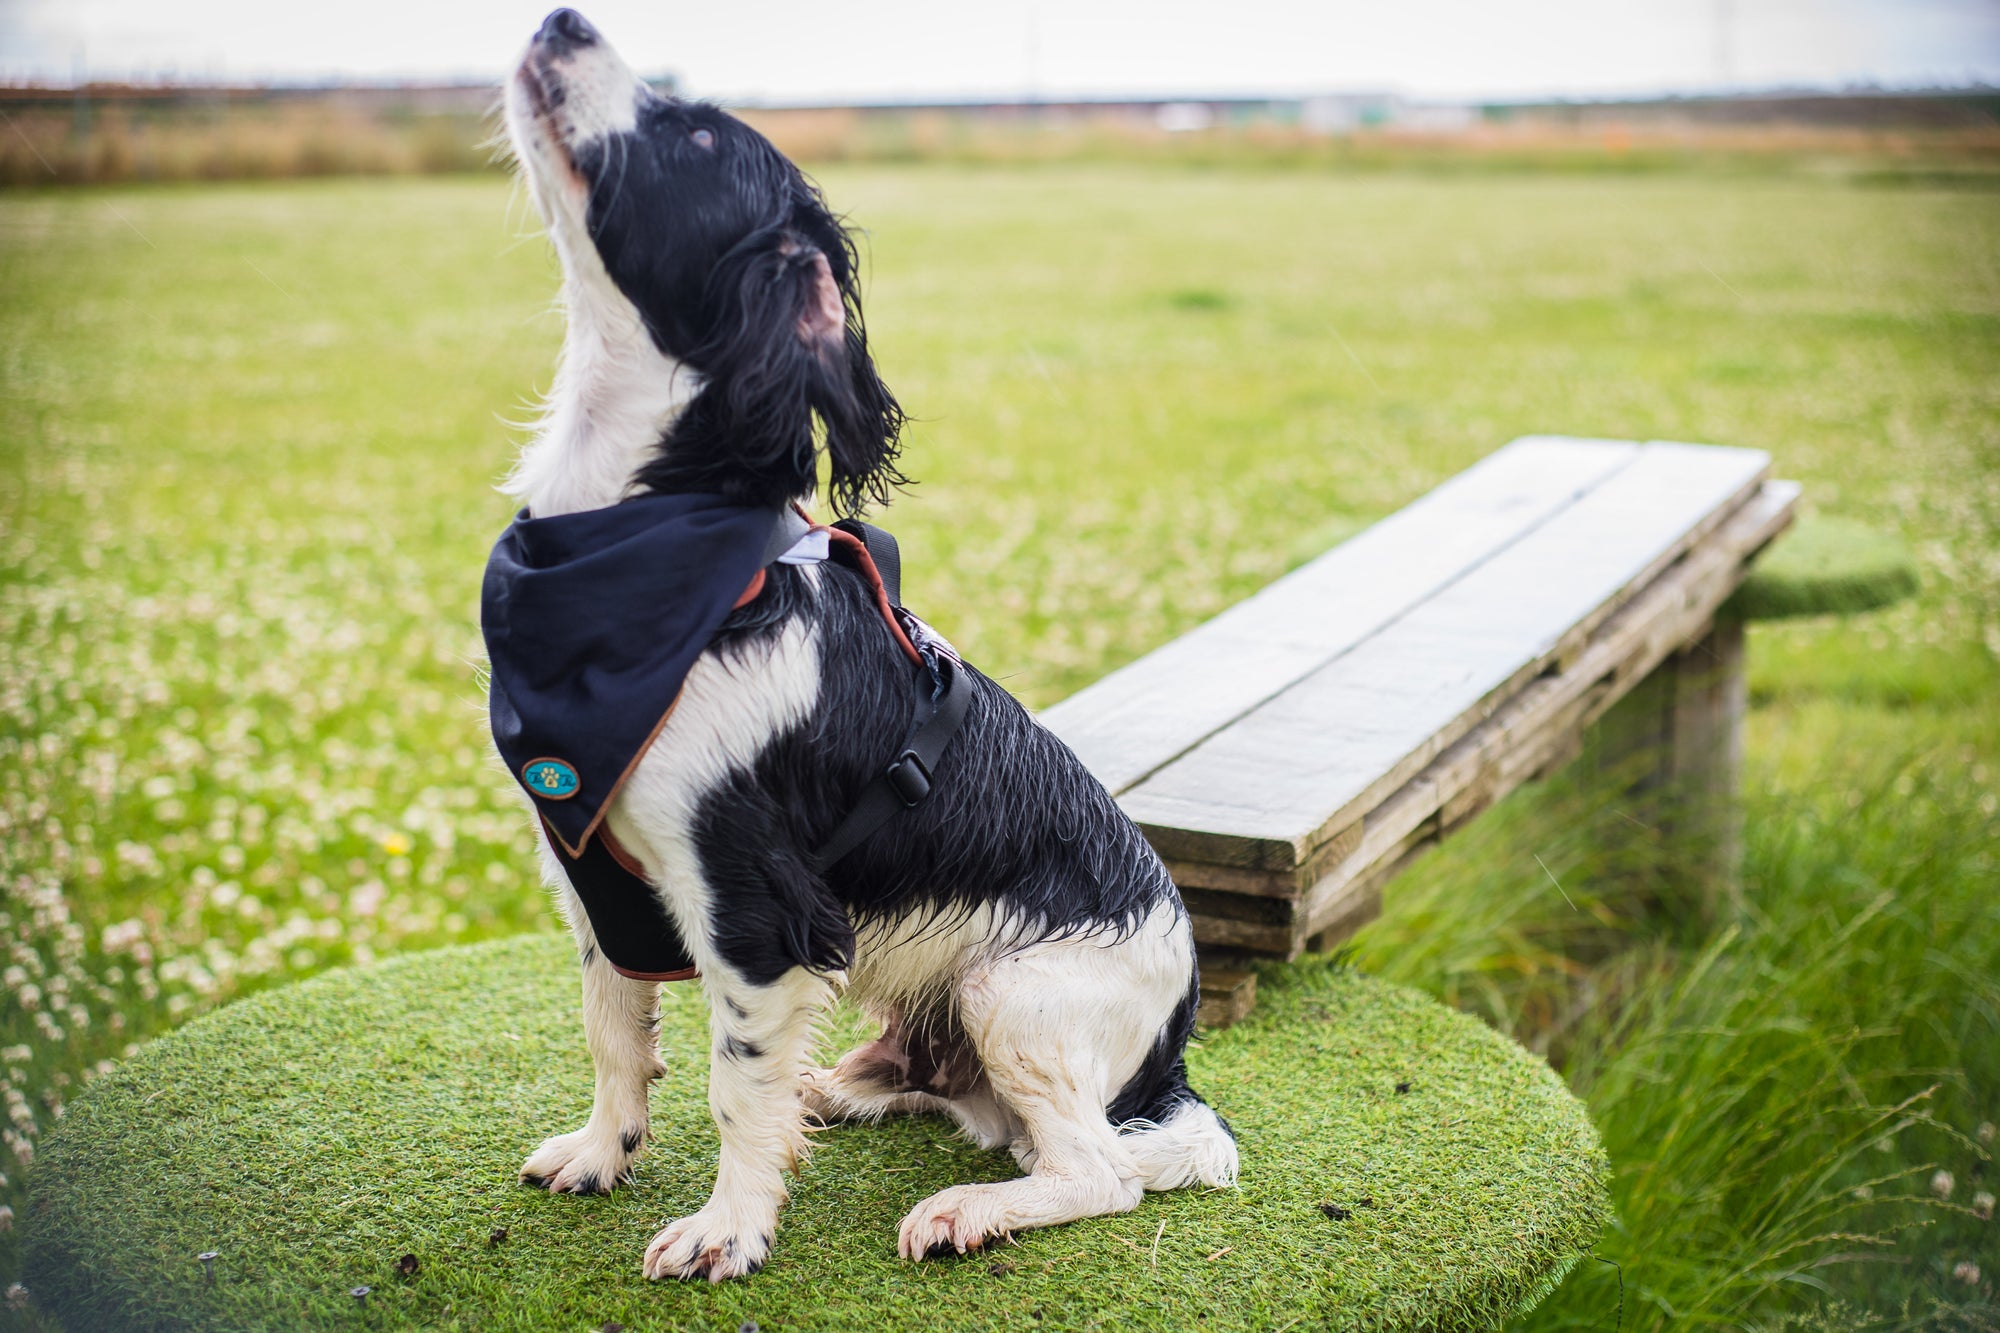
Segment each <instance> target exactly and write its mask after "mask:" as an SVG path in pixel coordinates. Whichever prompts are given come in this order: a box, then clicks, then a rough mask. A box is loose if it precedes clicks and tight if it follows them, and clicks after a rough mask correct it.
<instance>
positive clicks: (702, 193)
mask: <svg viewBox="0 0 2000 1333" xmlns="http://www.w3.org/2000/svg"><path fill="white" fill-rule="evenodd" d="M507 128H508V134H509V137H510V138H511V139H512V140H513V145H514V150H515V154H516V156H517V158H518V159H519V161H520V163H521V168H522V171H523V174H524V175H525V176H526V178H527V181H528V185H529V189H530V191H531V193H532V194H533V196H534V199H535V204H536V207H537V209H538V210H539V211H540V212H541V215H542V220H543V222H544V223H545V224H546V225H547V227H548V230H549V234H550V236H551V238H552V239H553V240H554V242H555V245H556V249H557V252H558V253H559V254H560V255H561V257H562V262H563V268H564V272H565V276H566V280H567V281H568V283H569V285H570V287H571V289H572V291H573V293H574V292H575V291H576V290H577V289H586V290H587V289H589V288H592V287H595V288H598V289H600V291H599V296H598V299H597V301H596V302H595V304H596V305H598V306H601V305H602V304H604V303H605V302H607V301H610V300H613V299H615V298H613V296H612V295H611V291H612V289H615V293H616V298H622V300H624V301H625V302H628V303H629V304H630V307H631V311H632V312H633V313H636V315H637V317H638V320H639V321H640V323H641V324H642V326H643V328H644V330H645V332H646V334H647V335H649V337H650V339H651V341H652V343H653V344H654V345H655V346H656V347H657V348H658V350H659V351H660V352H661V353H663V354H664V355H665V356H666V357H668V358H671V360H672V361H674V362H677V363H679V364H681V365H684V366H687V367H689V368H691V369H692V370H693V371H695V372H696V374H697V375H698V376H699V377H700V381H699V382H700V386H701V387H700V389H699V391H698V392H697V393H696V394H695V396H694V398H693V399H692V401H690V402H688V403H687V405H686V406H685V408H684V409H682V410H681V411H680V412H679V413H678V415H677V416H676V417H675V418H674V420H673V422H672V425H671V427H670V428H669V429H668V430H667V433H666V438H665V439H664V440H663V441H662V443H661V446H660V450H659V453H658V455H657V456H656V457H655V458H654V459H653V460H652V461H650V462H649V463H647V464H646V465H645V466H644V467H643V468H642V469H641V470H640V473H639V475H638V477H637V480H638V482H639V484H640V485H641V486H642V487H646V488H650V489H657V490H669V489H672V490H706V491H718V492H721V493H723V494H727V495H729V496H731V498H733V499H737V500H740V501H742V502H745V503H758V504H780V503H783V502H784V501H785V500H787V499H790V498H792V497H795V496H801V495H806V494H809V493H811V492H812V490H813V489H814V487H815V481H816V472H817V455H818V446H819V441H820V440H821V439H822V437H823V439H824V444H825V449H826V454H827V459H828V471H829V476H830V479H831V490H832V493H833V499H834V502H835V505H836V506H837V507H838V508H839V509H841V510H842V511H843V512H852V511H853V510H855V509H858V508H860V507H861V506H862V505H864V504H866V503H867V502H868V501H869V500H871V499H875V500H881V499H885V498H886V492H887V490H888V488H889V487H890V486H892V485H896V484H898V483H900V482H902V481H903V477H902V475H901V474H900V473H899V472H898V471H897V470H896V455H897V447H898V435H899V433H900V430H901V427H902V424H903V413H902V410H901V408H900V407H898V405H897V403H896V400H895V398H894V397H893V396H891V394H890V393H889V390H888V388H887V387H886V386H885V385H884V384H883V383H882V381H881V380H880V379H879V378H878V377H877V375H876V373H875V366H874V363H873V361H872V360H871V359H870V357H869V354H868V340H867V334H866V331H865V328H864V326H863V324H862V319H861V306H860V301H859V294H858V291H857V287H856V273H855V270H856V258H855V250H854V243H853V241H852V240H851V238H850V237H849V236H848V234H847V232H846V230H845V229H844V228H843V227H842V226H841V224H840V222H839V220H838V219H837V218H835V217H834V215H833V214H832V213H831V212H830V211H829V210H828V209H827V206H826V201H825V200H824V199H823V198H822V197H821V195H820V193H819V190H818V189H817V188H816V187H815V186H814V185H813V184H812V182H810V181H809V180H807V179H806V177H805V176H804V175H803V174H802V173H801V172H800V171H799V169H798V168H797V167H796V166H794V165H793V164H792V162H791V161H790V160H789V159H788V158H786V157H785V155H784V154H783V153H781V152H779V151H778V150H777V149H776V148H775V147H773V146H772V144H771V142H770V141H769V140H767V139H766V138H764V136H763V135H761V134H759V133H757V131H755V130H753V129H751V128H750V127H749V126H748V125H745V124H744V123H743V122H742V121H740V120H737V119H736V118H735V117H733V116H731V115H729V114H727V113H726V112H724V111H722V110H720V109H718V108H716V107H714V106H710V105H708V104H706V103H701V102H688V101H682V100H680V99H678V98H672V97H662V96H660V95H658V94H657V93H655V92H654V91H653V90H652V89H651V88H649V87H648V86H647V85H646V84H645V83H644V82H642V81H641V80H640V79H638V78H637V77H636V76H635V75H634V74H633V73H632V71H631V70H630V69H629V68H627V66H626V65H625V62H624V61H622V60H621V59H619V57H618V53H617V52H615V51H613V50H612V49H611V47H610V45H609V44H608V43H606V42H605V40H604V39H603V38H602V37H601V36H600V35H599V34H598V32H597V30H596V29H595V28H593V27H591V25H590V24H589V23H588V22H586V21H585V20H584V18H583V16H582V15H580V14H578V13H577V12H576V11H575V10H571V9H558V10H556V11H555V12H554V13H553V14H550V15H549V16H548V18H547V19H546V20H545V21H544V22H543V24H542V26H541V28H540V30H539V31H537V32H536V33H535V36H534V38H533V40H532V41H531V42H530V43H529V44H528V50H527V54H526V55H525V56H523V57H522V60H521V64H520V67H519V69H517V70H516V71H515V74H514V77H513V78H512V79H511V80H510V81H509V84H508V88H507ZM592 306H593V303H592V302H590V301H587V300H586V301H582V302H579V301H578V300H577V299H575V298H574V295H573V298H572V300H571V302H570V317H571V320H572V322H573V323H574V322H575V321H576V320H578V319H589V318H592V317H593V310H592ZM615 313H616V314H618V315H624V314H626V313H627V312H622V311H620V312H615ZM572 333H573V335H574V334H575V333H576V330H575V329H574V328H573V329H572ZM816 423H817V424H816Z"/></svg>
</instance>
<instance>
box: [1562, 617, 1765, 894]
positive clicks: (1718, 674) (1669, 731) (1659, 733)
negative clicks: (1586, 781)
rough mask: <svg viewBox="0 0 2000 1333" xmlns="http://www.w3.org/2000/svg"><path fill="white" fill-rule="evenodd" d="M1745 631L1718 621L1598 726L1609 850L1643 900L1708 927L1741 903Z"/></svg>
mask: <svg viewBox="0 0 2000 1333" xmlns="http://www.w3.org/2000/svg"><path fill="white" fill-rule="evenodd" d="M1743 661H1744V659H1743V622H1742V621H1740V620H1735V619H1718V620H1717V621H1716V623H1715V625H1714V626H1713V628H1711V629H1710V630H1709V631H1708V633H1706V634H1704V635H1703V636H1702V637H1701V638H1699V639H1697V640H1696V641H1695V642H1694V643H1692V644H1690V645H1689V646H1688V647H1686V648H1684V649H1682V650H1681V651H1679V652H1677V653H1675V654H1674V655H1673V656H1671V657H1669V658H1668V659H1667V660H1666V661H1664V662H1662V663H1661V664H1660V665H1659V666H1658V667H1657V668H1656V669H1655V670H1654V671H1653V673H1652V675H1650V676H1648V677H1647V678H1646V679H1645V680H1643V681H1641V682H1640V683H1639V684H1638V685H1637V686H1636V687H1635V688H1634V689H1633V690H1632V692H1631V693H1630V694H1628V695H1626V696H1625V698H1623V699H1621V700H1620V701H1619V702H1618V703H1617V704H1616V705H1615V706H1614V707H1613V708H1612V709H1611V710H1610V711H1609V712H1608V713H1606V714H1605V716H1604V719H1603V721H1602V722H1601V723H1600V724H1599V725H1598V731H1597V735H1596V737H1594V745H1593V749H1594V750H1595V752H1596V758H1597V766H1598V772H1599V774H1600V775H1601V776H1602V777H1604V778H1605V779H1607V780H1609V781H1610V782H1611V783H1613V784H1614V785H1615V787H1616V788H1618V789H1620V790H1621V791H1622V808H1621V809H1620V810H1618V811H1616V812H1614V814H1613V815H1612V816H1611V821H1610V822H1611V823H1612V824H1614V825H1615V826H1616V831H1615V832H1614V833H1613V834H1612V836H1611V838H1610V841H1611V842H1612V843H1613V844H1615V845H1614V846H1613V847H1610V848H1607V851H1608V852H1609V853H1610V854H1611V856H1612V859H1613V862H1614V865H1615V866H1616V867H1617V868H1618V869H1619V870H1621V871H1624V872H1626V873H1629V874H1630V876H1631V877H1632V878H1633V879H1634V880H1636V881H1638V882H1640V883H1641V884H1642V885H1643V886H1644V889H1643V890H1642V892H1643V894H1644V896H1645V897H1646V898H1649V899H1652V900H1654V903H1655V905H1658V906H1661V907H1667V908H1669V909H1672V908H1679V909H1680V910H1692V911H1695V912H1698V913H1700V914H1701V915H1702V916H1703V917H1705V918H1709V919H1713V918H1714V916H1715V915H1716V914H1718V913H1723V912H1729V911H1731V910H1732V909H1733V908H1734V907H1735V905H1736V903H1737V902H1738V900H1739V898H1740V895H1741V891H1742V887H1741V862H1742V854H1743V808H1742V800H1741V797H1742V780H1743V778H1742V775H1743V715H1744V712H1745V710H1746V707H1747V705H1748V690H1747V686H1746V684H1745V678H1744V671H1743Z"/></svg>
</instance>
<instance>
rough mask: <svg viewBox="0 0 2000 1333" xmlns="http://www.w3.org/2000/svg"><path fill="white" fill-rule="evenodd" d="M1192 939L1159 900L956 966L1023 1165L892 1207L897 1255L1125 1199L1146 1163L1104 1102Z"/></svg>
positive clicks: (1157, 1013) (1177, 982)
mask: <svg viewBox="0 0 2000 1333" xmlns="http://www.w3.org/2000/svg"><path fill="white" fill-rule="evenodd" d="M1191 947H1192V946H1191V944H1190V943H1189V941H1188V937H1187V927H1186V923H1185V921H1184V919H1183V918H1181V917H1180V916H1179V914H1178V912H1177V911H1175V910H1173V909H1170V908H1168V907H1166V906H1162V907H1161V908H1159V909H1158V910H1157V911H1156V913H1155V915H1154V916H1153V917H1151V918H1149V919H1148V920H1146V921H1145V922H1142V923H1141V925H1140V927H1139V928H1138V929H1137V930H1136V931H1134V932H1132V933H1131V934H1130V935H1129V936H1127V937H1126V938H1124V939H1122V940H1119V939H1106V938H1104V937H1103V936H1101V935H1100V936H1089V935H1085V936H1074V937H1070V938H1068V939H1063V940H1056V941H1050V942H1048V943H1044V944H1040V945H1035V946H1032V947H1030V948H1027V949H1023V950H1021V951H1020V952H1018V953H1013V954H1009V955H1007V956H1005V957H1003V958H1000V959H997V960H995V961H994V962H992V963H989V964H987V965H985V966H983V967H980V968H976V969H974V970H973V971H972V972H970V973H968V974H967V975H966V977H965V979H964V981H963V982H962V984H961V986H960V990H959V1013H960V1015H961V1017H962V1019H963V1022H964V1025H965V1031H966V1032H967V1034H968V1035H969V1036H970V1037H971V1039H972V1042H973V1044H974V1046H975V1047H976V1049H977V1051H978V1055H979V1060H980V1063H981V1065H982V1066H983V1067H984V1070H985V1075H986V1079H987V1082H988V1083H989V1085H990V1087H991V1090H992V1095H993V1097H994V1098H995V1099H996V1100H997V1101H998V1102H999V1103H1000V1104H1001V1105H1003V1106H1004V1107H1005V1108H1006V1109H1007V1110H1008V1111H1009V1112H1011V1113H1012V1115H1013V1116H1015V1117H1016V1118H1017V1119H1018V1121H1019V1124H1020V1126H1021V1132H1020V1134H1019V1136H1018V1138H1017V1141H1016V1142H1015V1143H1014V1145H1013V1148H1014V1156H1015V1158H1016V1160H1018V1161H1020V1162H1021V1163H1022V1164H1023V1165H1024V1166H1025V1167H1026V1168H1027V1170H1028V1174H1027V1175H1025V1176H1023V1177H1021V1178H1020V1179H1018V1180H1008V1181H1002V1182H999V1183H997V1184H989V1185H958V1186H954V1187H953V1188H951V1189H947V1190H943V1191H941V1192H940V1193H938V1194H935V1195H932V1196H931V1197H930V1198H928V1199H926V1200H924V1201H923V1202H922V1203H920V1204H918V1205H917V1206H916V1207H915V1208H914V1209H912V1210H911V1212H910V1214H909V1215H908V1216H907V1217H905V1218H904V1219H903V1225H902V1230H901V1234H900V1237H899V1245H898V1248H899V1249H900V1251H901V1253H902V1254H903V1256H904V1257H905V1258H909V1259H924V1258H929V1257H934V1256H937V1255H941V1254H949V1253H952V1252H957V1253H961V1254H962V1253H964V1252H966V1251H968V1250H975V1249H978V1248H979V1247H980V1246H982V1245H984V1244H985V1243H986V1242H987V1241H989V1240H992V1239H993V1238H995V1237H998V1236H1003V1235H1006V1234H1008V1233H1010V1232H1014V1231H1023V1230H1028V1229H1030V1228H1034V1227H1046V1226H1054V1225H1056V1224H1058V1223H1062V1222H1071V1221H1075V1220H1076V1219H1078V1218H1082V1217H1095V1216H1098V1215H1100V1214H1104V1213H1122V1212H1127V1211H1129V1210H1131V1209H1133V1208H1135V1207H1137V1206H1138V1204H1139V1200H1140V1199H1141V1198H1142V1197H1143V1196H1144V1193H1145V1189H1146V1184H1147V1170H1146V1167H1145V1165H1144V1164H1143V1163H1142V1162H1141V1161H1140V1160H1138V1159H1137V1158H1136V1157H1135V1156H1134V1154H1133V1152H1132V1145H1131V1144H1130V1143H1129V1142H1127V1141H1126V1140H1125V1139H1123V1138H1121V1136H1120V1135H1119V1133H1118V1129H1117V1127H1116V1126H1114V1125H1113V1124H1112V1123H1111V1121H1110V1119H1109V1117H1108V1116H1107V1114H1106V1108H1107V1106H1108V1105H1109V1104H1110V1101H1111V1098H1112V1097H1113V1095H1114V1093H1115V1092H1116V1091H1117V1089H1118V1088H1119V1087H1120V1086H1122V1085H1123V1083H1124V1082H1125V1081H1126V1080H1127V1079H1128V1078H1130V1077H1131V1075H1132V1073H1133V1072H1134V1071H1135V1070H1136V1069H1137V1067H1138V1065H1139V1063H1140V1061H1141V1059H1142V1058H1143V1057H1144V1055H1145V1053H1146V1052H1147V1051H1148V1050H1149V1049H1150V1048H1151V1047H1152V1045H1153V1044H1154V1042H1155V1041H1156V1040H1157V1039H1158V1036H1159V1033H1160V1032H1161V1030H1162V1028H1163V1027H1164V1026H1165V1025H1166V1023H1167V1022H1168V1020H1169V1019H1170V1017H1171V1015H1172V1014H1173V1012H1174V1007H1175V1005H1176V1003H1177V1001H1178V999H1179V996H1180V994H1181V993H1182V992H1183V991H1184V990H1185V987H1186V979H1187V976H1188V974H1189V971H1190V969H1191V966H1192V960H1191V958H1190V951H1191Z"/></svg>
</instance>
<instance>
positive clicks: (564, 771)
mask: <svg viewBox="0 0 2000 1333" xmlns="http://www.w3.org/2000/svg"><path fill="white" fill-rule="evenodd" d="M521 781H522V783H523V784H524V785H526V787H527V788H528V794H529V795H531V796H539V797H541V798H542V799H543V800H545V801H561V800H565V799H567V798H569V797H571V796H574V795H576V789H577V788H578V787H581V786H582V785H583V781H582V779H580V778H578V777H577V775H576V770H575V769H574V768H571V767H570V766H569V765H568V764H566V763H564V762H563V761H562V760H560V759H530V760H529V761H528V762H527V763H526V764H524V765H523V766H522V768H521Z"/></svg>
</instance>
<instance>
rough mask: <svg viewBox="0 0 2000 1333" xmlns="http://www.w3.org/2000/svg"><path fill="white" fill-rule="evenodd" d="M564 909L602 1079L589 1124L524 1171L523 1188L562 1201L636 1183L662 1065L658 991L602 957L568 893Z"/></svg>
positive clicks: (554, 1143) (546, 1147)
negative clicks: (650, 1098)
mask: <svg viewBox="0 0 2000 1333" xmlns="http://www.w3.org/2000/svg"><path fill="white" fill-rule="evenodd" d="M563 892H564V894H565V895H568V896H567V900H566V901H565V904H564V906H565V908H566V912H567V915H568V917H569V919H570V922H571V923H572V929H573V930H574V933H575V935H576V948H577V954H578V956H579V957H580V958H581V959H582V961H583V1036H584V1042H585V1044H586V1045H588V1046H589V1048H590V1062H591V1065H592V1067H593V1068H594V1069H595V1071H596V1089H595V1092H594V1095H593V1096H592V1098H591V1103H590V1119H589V1121H588V1122H587V1123H585V1125H584V1127H583V1128H582V1129H580V1130H577V1131H576V1132H575V1133H573V1134H560V1135H557V1136H556V1137H555V1138H552V1139H547V1140H545V1141H544V1142H543V1143H542V1145H541V1146H540V1147H539V1148H537V1149H535V1151H534V1152H533V1153H532V1154H531V1155H530V1156H529V1158H528V1160H527V1161H526V1162H523V1163H522V1164H521V1180H522V1183H524V1184H528V1185H535V1186H538V1187H543V1188H547V1189H549V1190H551V1191H554V1192H555V1193H558V1194H606V1193H609V1192H610V1190H611V1187H612V1186H613V1185H616V1184H619V1183H621V1182H623V1181H625V1180H627V1179H629V1178H630V1172H631V1169H632V1159H633V1158H634V1157H636V1156H638V1153H639V1147H640V1145H641V1144H642V1143H644V1142H645V1139H646V1126H647V1092H648V1090H649V1087H650V1085H651V1083H652V1081H653V1080H654V1079H656V1078H658V1077H659V1076H660V1075H661V1074H664V1073H665V1072H666V1066H665V1065H663V1064H661V1063H660V1053H659V1036H658V1033H659V1022H660V1008H659V1006H660V983H659V982H657V981H634V980H633V979H632V978H630V977H626V976H621V975H620V974H619V973H618V972H617V971H615V970H614V969H613V968H612V966H611V964H610V963H608V962H606V961H605V959H604V955H603V954H602V953H600V952H599V951H598V948H597V937H596V935H594V934H593V933H592V932H591V929H590V919H589V918H588V917H586V916H585V915H584V912H583V905H582V904H581V903H579V902H577V901H576V900H575V898H574V895H573V894H572V893H571V891H570V890H569V889H568V888H567V887H566V886H565V888H564V890H563Z"/></svg>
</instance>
